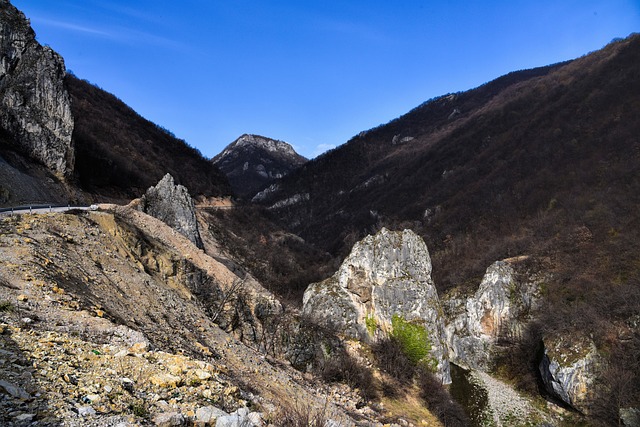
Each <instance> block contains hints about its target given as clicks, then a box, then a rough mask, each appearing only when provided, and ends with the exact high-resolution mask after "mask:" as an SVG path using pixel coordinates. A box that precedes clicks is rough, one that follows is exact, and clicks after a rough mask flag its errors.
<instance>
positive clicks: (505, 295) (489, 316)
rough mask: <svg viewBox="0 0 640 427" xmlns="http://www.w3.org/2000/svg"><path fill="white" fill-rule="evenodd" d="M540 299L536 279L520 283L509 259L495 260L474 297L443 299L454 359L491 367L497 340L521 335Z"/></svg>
mask: <svg viewBox="0 0 640 427" xmlns="http://www.w3.org/2000/svg"><path fill="white" fill-rule="evenodd" d="M539 299H540V289H539V285H538V282H537V281H535V280H532V281H530V282H525V283H520V282H518V281H517V280H516V279H515V271H514V269H513V267H512V266H511V265H510V264H509V263H508V262H505V261H497V262H495V263H493V264H492V265H491V266H489V268H487V271H486V273H485V275H484V277H483V279H482V282H481V283H480V286H479V288H478V290H477V291H476V293H475V294H474V295H473V296H471V297H468V298H455V297H453V298H448V299H446V300H443V306H444V308H445V312H446V313H447V318H448V322H447V325H446V333H447V342H448V344H449V357H450V359H451V361H453V362H455V363H457V364H459V365H461V366H466V367H469V368H474V369H480V370H488V369H489V368H490V363H491V360H492V358H493V354H494V350H495V346H496V344H497V342H498V340H499V339H501V338H507V339H509V338H518V337H520V336H522V332H523V330H524V327H525V326H526V324H527V322H528V321H530V320H531V314H532V311H533V310H534V309H535V306H536V303H537V302H538V301H539Z"/></svg>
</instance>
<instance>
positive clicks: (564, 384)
mask: <svg viewBox="0 0 640 427" xmlns="http://www.w3.org/2000/svg"><path fill="white" fill-rule="evenodd" d="M601 363H602V358H601V357H600V355H599V353H598V350H597V348H596V346H595V344H594V343H593V341H591V340H590V339H587V338H584V337H580V336H575V335H573V336H564V337H552V338H545V339H544V356H543V357H542V360H541V361H540V365H539V370H540V374H541V376H542V380H543V382H544V385H545V387H546V389H547V391H548V392H549V393H550V394H551V395H552V396H554V397H556V398H557V399H560V400H561V401H562V402H564V403H566V404H567V405H569V406H571V407H573V408H575V409H577V410H579V411H581V412H583V413H588V412H589V406H590V403H591V398H592V397H593V384H594V382H595V380H596V376H597V374H598V368H599V367H600V366H601Z"/></svg>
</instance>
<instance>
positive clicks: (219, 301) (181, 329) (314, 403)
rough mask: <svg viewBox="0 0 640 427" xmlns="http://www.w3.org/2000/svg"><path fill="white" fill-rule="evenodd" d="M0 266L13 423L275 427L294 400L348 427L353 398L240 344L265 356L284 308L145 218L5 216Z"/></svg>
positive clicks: (113, 213) (122, 213)
mask: <svg viewBox="0 0 640 427" xmlns="http://www.w3.org/2000/svg"><path fill="white" fill-rule="evenodd" d="M206 240H207V239H205V244H207V243H206ZM0 263H1V269H0V272H1V273H0V301H2V312H1V313H0V315H1V316H2V321H3V326H2V340H3V343H5V346H4V348H5V350H3V353H2V363H1V364H0V372H2V378H3V380H4V381H6V383H2V387H3V390H4V392H2V393H0V395H1V397H2V402H1V404H2V405H3V407H5V408H8V410H7V412H3V417H4V418H3V422H5V423H9V422H13V423H16V424H15V425H21V424H19V422H18V421H16V420H17V418H16V417H18V416H22V415H24V418H23V419H24V420H27V419H28V420H29V421H31V420H38V421H42V422H43V423H45V424H46V423H49V425H54V424H56V423H61V424H63V425H80V424H83V425H96V426H98V425H107V424H106V423H107V422H111V421H109V420H120V421H122V420H124V421H127V420H128V421H127V422H131V423H134V424H145V423H147V422H150V421H149V420H152V419H154V417H158V416H162V414H168V413H172V412H176V413H179V414H180V415H181V416H182V417H183V419H184V420H185V422H186V420H187V419H189V417H191V418H190V419H192V420H195V419H196V418H195V414H196V413H197V411H198V409H201V408H203V407H210V406H212V405H213V406H216V407H218V408H221V409H225V410H227V411H229V412H231V411H233V410H235V409H237V408H238V407H241V406H243V405H245V404H246V405H249V406H250V407H251V408H252V410H254V409H255V410H259V411H261V412H263V414H264V417H265V418H267V417H268V416H269V414H270V413H272V414H276V413H277V409H278V408H282V407H283V405H285V404H286V403H287V402H290V403H292V404H293V403H295V402H298V403H300V404H302V403H304V405H305V407H306V408H308V409H307V410H311V411H325V412H326V414H327V415H328V416H330V417H331V418H332V419H335V420H337V421H339V422H340V423H341V424H342V423H344V424H345V425H349V424H351V423H353V421H352V419H351V418H350V417H349V416H348V415H346V413H347V412H346V411H347V410H352V411H356V408H355V406H354V405H355V402H357V399H356V400H355V401H352V400H350V398H347V397H346V396H348V394H345V395H344V396H345V397H344V398H343V399H342V400H341V401H340V402H341V403H340V404H341V405H342V406H336V405H334V404H333V403H331V402H332V401H335V402H338V400H335V399H334V397H333V395H332V392H331V391H330V389H328V388H323V386H319V385H315V386H313V385H312V382H309V379H308V378H307V379H306V378H305V377H303V376H302V374H300V373H298V372H297V371H295V370H293V369H291V368H288V367H286V365H285V364H282V363H274V359H270V358H269V360H270V362H269V361H267V357H266V356H265V353H260V352H258V351H257V350H253V349H251V348H250V347H248V346H246V345H245V344H244V343H243V342H242V340H244V342H250V343H254V345H255V346H256V347H258V346H259V345H260V342H261V341H260V339H259V338H260V337H264V336H265V335H264V332H265V329H264V328H263V324H262V323H261V320H260V319H261V318H262V319H264V318H266V317H268V316H269V315H271V314H274V313H281V311H282V308H281V306H280V304H279V302H278V301H277V300H275V299H274V298H273V297H272V295H271V294H270V293H268V292H267V291H265V290H264V289H263V288H262V287H261V286H260V285H259V284H258V283H257V282H255V280H253V279H251V277H250V276H245V277H244V279H243V280H242V281H241V282H239V277H238V276H236V274H234V273H232V272H231V271H229V270H228V269H227V268H226V267H224V265H223V264H221V263H219V262H218V261H216V260H214V259H213V258H211V257H210V256H208V255H206V254H205V252H204V251H202V250H199V249H198V248H197V247H196V246H195V245H193V244H192V243H191V242H190V241H189V240H188V239H186V238H185V237H183V236H182V235H180V234H179V233H177V232H175V231H174V230H172V229H171V228H169V227H168V226H166V225H165V224H164V223H162V222H160V221H158V220H156V219H154V218H152V217H149V216H147V215H146V214H143V213H141V212H138V211H134V210H131V209H129V208H118V207H115V206H104V207H103V209H101V210H100V211H93V212H71V213H67V214H48V215H21V216H9V217H3V218H2V219H1V220H0ZM238 283H242V286H241V287H234V286H235V285H236V284H238ZM229 290H232V291H233V292H234V293H233V294H228V293H227V292H228V291H229ZM214 320H215V323H214ZM18 366H21V367H18ZM7 384H9V385H7ZM11 387H13V388H11ZM61 393H62V394H61ZM36 396H40V397H38V398H36ZM61 396H67V397H66V398H65V399H61ZM20 402H22V403H20ZM349 402H351V403H349ZM327 405H328V406H327ZM350 405H351V406H350ZM313 408H315V409H313ZM273 416H275V415H273ZM359 416H360V417H362V416H363V415H362V414H361V415H359ZM56 425H57V424H56Z"/></svg>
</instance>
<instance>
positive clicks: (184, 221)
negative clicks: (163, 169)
mask: <svg viewBox="0 0 640 427" xmlns="http://www.w3.org/2000/svg"><path fill="white" fill-rule="evenodd" d="M139 208H140V210H142V211H143V212H145V213H147V214H149V215H151V216H153V217H155V218H158V219H159V220H161V221H162V222H164V223H165V224H167V225H169V226H170V227H172V228H173V229H175V230H176V231H178V232H179V233H180V234H182V235H184V236H186V237H187V238H188V239H189V240H191V241H192V242H193V243H194V244H195V245H196V246H197V247H199V248H200V249H202V248H203V247H204V246H203V244H202V238H201V237H200V231H199V229H198V221H197V220H196V209H195V205H194V203H193V199H192V198H191V196H190V195H189V191H188V190H187V189H186V187H184V186H182V185H176V184H175V182H174V181H173V177H172V176H171V175H170V174H166V175H165V176H164V178H162V179H161V180H160V182H158V185H156V186H155V187H150V188H149V189H148V190H147V192H146V193H145V195H144V196H142V198H141V202H140V205H139Z"/></svg>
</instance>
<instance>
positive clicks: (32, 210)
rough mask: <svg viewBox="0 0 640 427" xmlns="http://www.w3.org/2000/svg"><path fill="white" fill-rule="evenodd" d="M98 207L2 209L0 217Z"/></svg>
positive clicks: (51, 206)
mask: <svg viewBox="0 0 640 427" xmlns="http://www.w3.org/2000/svg"><path fill="white" fill-rule="evenodd" d="M97 208H98V207H97V206H96V205H91V206H70V205H67V206H61V205H46V204H45V205H32V206H14V207H10V208H0V216H2V215H18V214H45V213H54V212H66V211H69V210H72V209H80V210H85V211H87V210H95V209H97Z"/></svg>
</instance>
